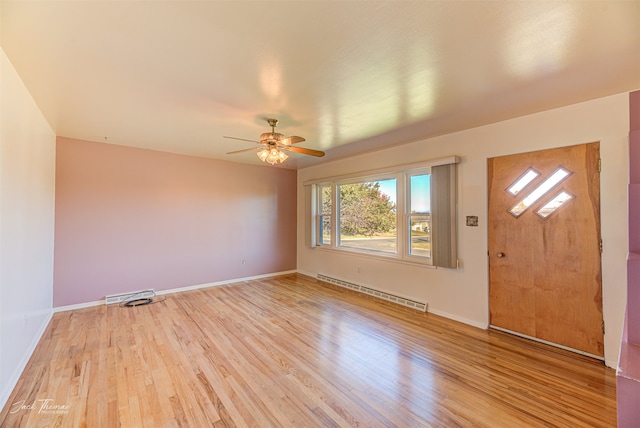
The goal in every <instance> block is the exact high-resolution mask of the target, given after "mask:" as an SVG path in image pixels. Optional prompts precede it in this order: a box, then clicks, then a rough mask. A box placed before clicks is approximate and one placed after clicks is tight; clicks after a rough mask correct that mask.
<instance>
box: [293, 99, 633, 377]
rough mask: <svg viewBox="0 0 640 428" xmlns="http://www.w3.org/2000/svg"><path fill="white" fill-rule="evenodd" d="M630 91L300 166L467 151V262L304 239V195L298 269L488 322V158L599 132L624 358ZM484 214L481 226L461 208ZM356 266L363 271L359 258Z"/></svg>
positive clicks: (608, 339)
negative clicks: (349, 250) (377, 253)
mask: <svg viewBox="0 0 640 428" xmlns="http://www.w3.org/2000/svg"><path fill="white" fill-rule="evenodd" d="M628 133H629V101H628V94H627V93H623V94H618V95H614V96H610V97H606V98H601V99H597V100H593V101H589V102H585V103H581V104H576V105H572V106H568V107H563V108H559V109H555V110H550V111H546V112H542V113H538V114H534V115H530V116H524V117H520V118H517V119H512V120H508V121H504V122H499V123H494V124H491V125H487V126H483V127H479V128H474V129H470V130H466V131H462V132H457V133H452V134H448V135H445V136H441V137H436V138H431V139H427V140H423V141H417V142H414V143H410V144H406V145H403V146H400V147H395V148H390V149H386V150H381V151H377V152H372V153H369V154H365V155H360V156H356V157H352V158H348V159H342V160H337V161H334V162H331V163H327V164H324V165H319V166H314V167H309V168H305V169H301V170H299V171H298V200H299V201H304V188H303V184H302V183H303V182H304V181H307V180H311V179H318V178H323V177H329V176H334V175H340V174H347V173H351V172H357V171H363V170H369V169H376V168H383V167H388V166H392V165H401V164H406V163H412V162H417V161H420V160H428V159H435V158H440V157H444V156H449V155H458V156H460V157H461V158H462V162H461V164H460V165H459V173H458V180H459V182H458V192H459V193H458V216H459V217H458V219H459V221H458V231H459V236H458V249H459V252H458V256H459V258H460V259H461V261H462V264H461V266H462V267H461V269H458V270H449V269H440V268H439V269H433V268H424V267H414V266H410V265H405V264H398V263H393V262H386V261H380V260H377V259H372V258H367V257H364V256H358V255H344V254H336V253H335V252H331V251H330V250H322V249H311V248H309V247H307V246H305V233H304V232H305V222H306V221H307V219H306V218H305V210H304V206H303V204H298V205H299V206H298V271H299V272H301V273H304V274H307V275H312V276H315V275H316V274H317V273H322V274H326V275H329V276H334V277H336V278H340V279H344V280H348V281H352V282H355V283H358V284H363V285H369V286H371V287H374V288H378V289H381V290H384V291H389V292H391V293H394V294H398V295H403V296H406V297H408V298H413V299H416V300H420V301H426V302H428V304H429V312H433V313H435V314H440V315H444V316H446V317H449V318H452V319H455V320H459V321H462V322H465V323H468V324H471V325H475V326H478V327H481V328H486V327H487V326H488V323H489V283H488V261H487V159H488V158H490V157H495V156H502V155H509V154H515V153H522V152H529V151H534V150H542V149H548V148H553V147H561V146H569V145H576V144H583V143H590V142H594V141H600V142H601V143H600V154H601V158H602V165H603V170H602V174H601V189H602V197H601V207H602V208H601V216H602V238H603V241H604V253H603V255H602V267H603V280H602V283H603V312H604V319H605V323H606V335H605V359H606V363H607V365H608V366H610V367H615V366H616V364H617V360H618V347H619V343H620V336H621V332H622V323H623V315H624V308H625V301H626V289H625V284H626V267H625V266H626V264H625V263H626V254H627V241H628V237H627V228H628V227H627V183H628V152H627V146H628ZM468 215H477V216H479V223H480V224H479V227H467V226H466V225H465V217H466V216H468ZM358 266H360V272H358V271H357V267H358Z"/></svg>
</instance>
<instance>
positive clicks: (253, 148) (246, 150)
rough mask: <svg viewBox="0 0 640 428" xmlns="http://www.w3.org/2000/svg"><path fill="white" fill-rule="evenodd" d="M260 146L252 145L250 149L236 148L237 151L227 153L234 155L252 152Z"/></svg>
mask: <svg viewBox="0 0 640 428" xmlns="http://www.w3.org/2000/svg"><path fill="white" fill-rule="evenodd" d="M259 148H260V147H252V148H250V149H243V150H236V151H235V152H229V153H227V154H228V155H234V154H236V153H242V152H251V151H253V150H258V149H259Z"/></svg>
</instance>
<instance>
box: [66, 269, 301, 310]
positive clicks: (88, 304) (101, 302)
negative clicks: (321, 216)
mask: <svg viewBox="0 0 640 428" xmlns="http://www.w3.org/2000/svg"><path fill="white" fill-rule="evenodd" d="M296 272H297V271H296V270H295V269H294V270H287V271H282V272H273V273H267V274H263V275H255V276H247V277H244V278H234V279H228V280H225V281H217V282H208V283H206V284H196V285H188V286H186V287H178V288H171V289H168V290H157V291H156V294H157V295H163V294H173V293H180V292H182V291H190V290H199V289H201V288H209V287H218V286H220V285H227V284H234V283H237V282H246V281H253V280H256V279H263V278H270V277H273V276H280V275H289V274H292V273H296ZM104 304H105V303H104V299H102V300H95V301H93V302H86V303H78V304H75V305H67V306H58V307H56V308H53V312H54V313H57V312H64V311H72V310H75V309H82V308H89V307H91V306H98V305H104Z"/></svg>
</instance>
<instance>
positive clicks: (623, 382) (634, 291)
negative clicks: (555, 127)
mask: <svg viewBox="0 0 640 428" xmlns="http://www.w3.org/2000/svg"><path fill="white" fill-rule="evenodd" d="M629 114H630V118H629V119H630V120H629V122H630V132H629V257H628V259H627V313H626V319H625V326H624V332H623V335H622V343H621V344H620V360H619V363H618V370H617V373H616V375H617V377H616V386H617V395H618V426H619V427H636V426H640V407H639V406H638V403H640V91H635V92H632V93H631V94H629Z"/></svg>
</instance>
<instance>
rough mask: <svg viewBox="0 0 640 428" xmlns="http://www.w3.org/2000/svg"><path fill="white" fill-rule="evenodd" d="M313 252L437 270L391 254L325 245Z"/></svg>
mask: <svg viewBox="0 0 640 428" xmlns="http://www.w3.org/2000/svg"><path fill="white" fill-rule="evenodd" d="M312 248H313V249H314V250H319V251H322V252H327V253H331V254H340V255H345V256H351V257H359V258H365V259H371V260H378V261H384V262H390V263H394V264H400V265H406V266H413V267H419V268H426V269H437V267H436V266H433V265H431V264H429V263H428V262H423V261H412V260H408V259H400V258H398V257H396V256H395V255H392V254H388V255H387V254H383V253H373V252H372V253H367V252H364V251H359V250H351V249H348V248H334V247H329V246H326V245H319V246H316V247H312Z"/></svg>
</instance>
